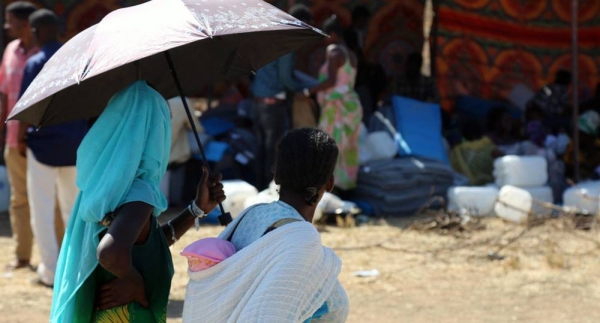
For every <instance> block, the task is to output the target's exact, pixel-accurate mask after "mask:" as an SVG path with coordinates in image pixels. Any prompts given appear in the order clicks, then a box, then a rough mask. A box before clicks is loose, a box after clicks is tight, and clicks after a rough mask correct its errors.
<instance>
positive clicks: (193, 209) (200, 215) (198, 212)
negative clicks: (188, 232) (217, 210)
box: [188, 201, 206, 231]
mask: <svg viewBox="0 0 600 323" xmlns="http://www.w3.org/2000/svg"><path fill="white" fill-rule="evenodd" d="M188 210H189V211H190V213H192V215H193V216H194V217H195V218H196V219H195V220H194V227H196V231H198V229H200V220H201V219H204V218H205V217H206V213H204V211H203V210H202V209H201V208H199V207H198V205H196V201H192V203H190V205H189V206H188Z"/></svg>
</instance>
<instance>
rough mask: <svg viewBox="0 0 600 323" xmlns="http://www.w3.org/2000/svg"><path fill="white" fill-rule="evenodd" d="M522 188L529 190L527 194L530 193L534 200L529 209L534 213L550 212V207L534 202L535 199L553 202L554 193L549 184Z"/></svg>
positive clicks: (541, 214) (548, 213)
mask: <svg viewBox="0 0 600 323" xmlns="http://www.w3.org/2000/svg"><path fill="white" fill-rule="evenodd" d="M523 189H524V190H525V191H527V192H529V194H531V198H533V200H534V202H533V205H532V209H531V211H532V212H533V213H534V214H535V215H538V216H544V215H550V214H551V213H552V209H551V208H547V207H544V206H543V205H540V204H539V203H535V201H538V202H546V203H554V194H553V193H552V188H551V187H550V186H540V187H524V188H523Z"/></svg>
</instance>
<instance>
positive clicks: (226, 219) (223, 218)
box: [165, 51, 232, 226]
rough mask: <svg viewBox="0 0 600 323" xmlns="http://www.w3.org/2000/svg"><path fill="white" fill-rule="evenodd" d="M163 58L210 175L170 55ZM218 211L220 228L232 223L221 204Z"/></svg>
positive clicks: (210, 172)
mask: <svg viewBox="0 0 600 323" xmlns="http://www.w3.org/2000/svg"><path fill="white" fill-rule="evenodd" d="M165 57H166V59H167V63H168V64H169V69H171V75H173V80H174V81H175V86H177V90H178V91H179V97H181V101H182V102H183V107H184V108H185V112H186V114H187V117H188V120H189V121H190V125H191V126H192V130H193V132H194V138H196V143H197V144H198V148H200V154H201V155H202V162H203V163H204V166H205V167H206V169H207V170H208V173H209V174H212V171H211V170H210V166H209V165H208V160H207V159H206V154H204V148H203V147H202V142H201V141H200V136H199V135H198V130H197V129H196V125H195V123H194V117H193V116H192V113H191V112H190V107H189V106H188V104H187V100H186V99H185V95H184V94H183V88H182V87H181V83H180V82H179V78H178V77H177V72H176V71H175V65H174V64H173V60H172V59H171V55H170V54H169V51H165ZM219 209H220V210H221V215H219V223H220V224H221V225H222V226H226V225H228V224H229V223H231V221H232V217H231V213H229V212H225V209H224V208H223V203H219Z"/></svg>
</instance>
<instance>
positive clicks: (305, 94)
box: [302, 88, 310, 98]
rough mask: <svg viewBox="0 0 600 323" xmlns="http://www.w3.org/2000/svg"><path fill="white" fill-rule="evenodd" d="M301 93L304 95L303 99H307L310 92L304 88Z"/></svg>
mask: <svg viewBox="0 0 600 323" xmlns="http://www.w3.org/2000/svg"><path fill="white" fill-rule="evenodd" d="M302 93H304V96H305V97H307V98H308V97H310V90H309V89H307V88H305V89H304V90H302Z"/></svg>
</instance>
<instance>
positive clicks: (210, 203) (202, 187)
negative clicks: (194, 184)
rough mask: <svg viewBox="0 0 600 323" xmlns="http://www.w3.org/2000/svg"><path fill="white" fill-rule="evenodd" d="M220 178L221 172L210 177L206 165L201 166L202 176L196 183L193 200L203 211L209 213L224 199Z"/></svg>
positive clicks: (221, 177)
mask: <svg viewBox="0 0 600 323" xmlns="http://www.w3.org/2000/svg"><path fill="white" fill-rule="evenodd" d="M222 179H223V176H222V175H221V174H218V175H217V176H214V177H213V178H212V179H211V178H210V174H209V173H208V170H207V169H206V167H205V166H202V178H201V179H200V183H198V189H197V191H196V199H195V200H194V201H195V202H196V205H197V206H198V207H199V208H200V209H201V210H202V211H204V213H210V212H211V211H212V210H214V208H215V207H216V206H217V205H218V204H219V203H221V202H223V201H225V191H223V184H221V180H222Z"/></svg>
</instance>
